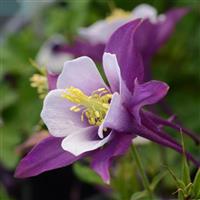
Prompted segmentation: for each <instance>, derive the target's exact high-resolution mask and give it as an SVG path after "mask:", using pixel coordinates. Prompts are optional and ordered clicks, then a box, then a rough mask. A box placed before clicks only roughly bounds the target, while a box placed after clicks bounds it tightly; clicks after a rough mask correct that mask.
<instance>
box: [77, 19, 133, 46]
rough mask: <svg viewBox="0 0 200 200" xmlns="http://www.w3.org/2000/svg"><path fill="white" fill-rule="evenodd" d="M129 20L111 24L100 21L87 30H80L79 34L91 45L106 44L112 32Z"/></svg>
mask: <svg viewBox="0 0 200 200" xmlns="http://www.w3.org/2000/svg"><path fill="white" fill-rule="evenodd" d="M129 20H130V19H117V20H114V21H112V22H109V21H107V20H106V19H105V20H100V21H97V22H96V23H94V24H93V25H91V26H89V27H88V28H81V29H80V31H79V34H80V36H82V37H83V38H84V39H86V40H88V41H89V42H91V43H94V44H97V43H106V42H107V41H108V40H109V38H110V36H111V35H112V34H113V32H114V31H116V30H117V29H118V28H119V27H120V26H122V25H123V24H125V23H126V22H128V21H129Z"/></svg>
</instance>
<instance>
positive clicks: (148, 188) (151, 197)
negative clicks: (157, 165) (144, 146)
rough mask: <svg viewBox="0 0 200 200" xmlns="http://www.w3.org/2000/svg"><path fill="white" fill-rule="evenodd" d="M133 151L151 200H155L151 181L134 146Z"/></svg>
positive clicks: (132, 146)
mask: <svg viewBox="0 0 200 200" xmlns="http://www.w3.org/2000/svg"><path fill="white" fill-rule="evenodd" d="M131 150H132V155H133V157H134V159H135V161H136V165H137V167H138V169H139V171H140V174H141V177H142V182H143V185H144V188H145V189H146V191H147V192H148V194H149V199H151V200H153V193H152V191H151V188H150V184H149V180H148V178H147V176H146V174H145V171H144V167H143V165H142V162H141V160H140V157H139V155H138V152H137V149H136V147H135V146H134V144H133V145H131Z"/></svg>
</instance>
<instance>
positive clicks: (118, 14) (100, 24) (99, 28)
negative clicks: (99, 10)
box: [79, 4, 185, 44]
mask: <svg viewBox="0 0 200 200" xmlns="http://www.w3.org/2000/svg"><path fill="white" fill-rule="evenodd" d="M172 14H173V16H172ZM184 14H185V9H174V10H171V11H169V12H168V13H166V14H161V15H158V13H157V10H156V9H155V8H154V7H152V6H150V5H148V4H140V5H138V6H137V7H135V8H134V9H133V10H132V11H131V12H127V11H124V10H122V9H115V10H114V11H113V12H112V13H111V15H110V16H108V17H107V18H106V19H104V20H100V21H97V22H96V23H94V24H92V25H91V26H89V27H87V28H81V29H80V31H79V34H80V36H81V37H82V38H84V39H86V40H87V41H90V42H91V43H94V44H98V43H106V42H107V41H108V40H109V38H110V36H111V35H112V33H113V32H114V31H116V30H117V29H118V28H119V27H120V26H122V25H124V24H125V23H127V22H129V21H131V20H133V19H138V18H142V19H148V20H149V21H150V23H151V24H152V25H156V24H163V25H164V23H166V22H170V23H171V25H170V26H175V24H176V22H177V21H178V20H179V19H180V18H181V17H182V16H183V15H184ZM172 17H173V18H172ZM166 29H171V27H166ZM165 31H168V30H165Z"/></svg>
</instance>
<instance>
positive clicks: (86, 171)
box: [73, 162, 103, 185]
mask: <svg viewBox="0 0 200 200" xmlns="http://www.w3.org/2000/svg"><path fill="white" fill-rule="evenodd" d="M73 169H74V172H75V174H76V175H77V176H78V178H79V179H80V180H82V181H85V182H86V183H90V184H95V185H102V184H103V181H102V180H101V178H100V177H99V176H98V175H97V174H96V173H95V172H94V171H93V170H91V169H90V168H89V167H88V166H85V165H83V164H81V163H79V162H77V163H75V164H74V165H73Z"/></svg>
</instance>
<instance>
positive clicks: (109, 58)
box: [103, 53, 121, 93]
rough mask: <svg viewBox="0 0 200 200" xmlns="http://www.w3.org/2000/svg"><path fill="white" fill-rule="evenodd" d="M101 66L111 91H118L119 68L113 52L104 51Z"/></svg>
mask: <svg viewBox="0 0 200 200" xmlns="http://www.w3.org/2000/svg"><path fill="white" fill-rule="evenodd" d="M103 68H104V71H105V74H106V77H107V79H108V82H109V84H110V87H111V89H112V92H113V93H114V92H119V90H120V80H121V75H120V68H119V65H118V62H117V58H116V55H115V54H110V53H104V55H103Z"/></svg>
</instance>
